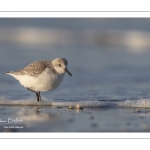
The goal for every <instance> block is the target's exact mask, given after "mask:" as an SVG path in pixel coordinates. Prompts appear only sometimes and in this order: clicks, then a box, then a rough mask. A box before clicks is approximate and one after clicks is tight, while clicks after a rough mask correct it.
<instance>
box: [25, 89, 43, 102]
mask: <svg viewBox="0 0 150 150" xmlns="http://www.w3.org/2000/svg"><path fill="white" fill-rule="evenodd" d="M27 89H28V90H29V91H31V92H34V93H35V95H36V99H37V101H38V102H39V101H41V96H40V92H35V91H33V90H31V89H29V88H27Z"/></svg>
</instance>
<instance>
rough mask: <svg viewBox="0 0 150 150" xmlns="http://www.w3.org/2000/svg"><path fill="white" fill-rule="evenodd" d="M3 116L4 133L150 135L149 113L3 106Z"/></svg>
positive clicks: (0, 124) (0, 109)
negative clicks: (115, 133) (121, 133)
mask: <svg viewBox="0 0 150 150" xmlns="http://www.w3.org/2000/svg"><path fill="white" fill-rule="evenodd" d="M0 114H1V118H0V131H1V132H149V131H150V119H149V118H150V110H149V109H140V108H132V109H131V108H130V109H128V108H83V109H69V108H68V107H52V106H0ZM4 122H5V123H4Z"/></svg>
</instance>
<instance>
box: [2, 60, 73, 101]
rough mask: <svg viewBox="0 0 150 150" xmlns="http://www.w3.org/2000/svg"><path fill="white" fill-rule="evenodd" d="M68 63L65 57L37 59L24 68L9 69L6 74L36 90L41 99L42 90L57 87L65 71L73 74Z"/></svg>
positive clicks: (38, 97) (37, 96)
mask: <svg viewBox="0 0 150 150" xmlns="http://www.w3.org/2000/svg"><path fill="white" fill-rule="evenodd" d="M67 65H68V62H67V60H66V59H65V58H56V59H54V60H52V61H51V60H48V61H45V60H44V61H35V62H33V63H30V64H29V65H27V66H26V67H25V68H23V69H20V70H16V71H9V72H6V73H5V74H9V75H11V76H13V77H14V78H16V79H17V80H18V81H19V82H20V84H21V85H22V86H24V87H25V88H27V89H28V90H30V91H32V92H34V93H35V94H36V98H37V101H40V100H41V96H40V92H46V91H50V90H53V89H55V88H57V87H58V86H59V85H60V84H61V82H62V81H63V78H64V76H65V73H68V74H69V75H70V76H72V74H71V73H70V72H69V71H68V69H67Z"/></svg>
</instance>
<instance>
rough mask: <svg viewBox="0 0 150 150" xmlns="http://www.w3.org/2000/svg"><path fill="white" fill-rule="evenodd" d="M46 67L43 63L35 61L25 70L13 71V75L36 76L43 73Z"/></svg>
mask: <svg viewBox="0 0 150 150" xmlns="http://www.w3.org/2000/svg"><path fill="white" fill-rule="evenodd" d="M46 67H47V64H46V63H45V61H35V62H33V63H30V64H29V65H27V66H26V67H25V68H23V69H20V70H17V71H14V72H13V74H16V75H29V76H37V75H39V74H40V73H41V72H43V71H44V70H45V69H46Z"/></svg>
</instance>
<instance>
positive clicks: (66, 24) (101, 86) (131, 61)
mask: <svg viewBox="0 0 150 150" xmlns="http://www.w3.org/2000/svg"><path fill="white" fill-rule="evenodd" d="M18 29H19V31H18ZM28 29H32V30H31V31H33V29H36V31H40V34H37V36H34V37H32V36H29V37H28V34H27V35H25V33H28ZM45 29H46V32H45ZM23 30H24V31H25V32H23V33H24V34H21V33H20V32H22V31H23ZM49 30H51V31H53V32H54V33H53V34H52V40H50V41H53V40H54V41H53V42H52V43H51V44H49V43H48V42H47V43H44V42H45V41H46V40H45V39H49V37H47V38H45V37H44V34H46V33H47V31H49ZM3 31H5V32H3ZM8 31H9V32H8ZM36 31H35V32H34V35H35V34H36V33H37V32H36ZM56 31H57V32H58V33H57V34H56V36H54V35H55V33H56ZM89 31H90V33H89ZM112 31H113V33H112ZM116 31H117V33H118V32H119V33H121V37H123V40H122V41H123V42H124V43H125V44H124V43H123V44H120V45H119V44H118V45H117V44H115V42H116V43H117V40H116V41H115V36H116V34H114V33H115V32H116ZM130 31H131V32H133V31H134V32H135V31H136V32H137V33H139V32H140V33H141V32H142V33H144V36H145V37H146V38H149V37H147V35H148V36H149V34H150V19H142V20H141V19H63V18H62V19H59V18H58V19H27V18H26V19H0V33H1V34H0V48H1V49H0V64H1V65H0V70H1V71H0V72H1V74H0V98H2V97H5V98H6V99H9V100H20V99H34V98H35V95H34V94H33V93H31V92H30V91H28V90H26V89H25V88H24V87H22V86H21V85H20V84H19V82H18V81H17V80H15V79H14V78H13V77H11V76H8V75H5V74H4V72H7V71H10V70H17V69H21V68H23V67H25V66H26V65H27V64H29V63H30V62H33V61H36V60H52V59H54V58H56V57H64V58H66V59H67V60H68V63H69V66H68V70H69V71H70V72H71V73H72V75H73V76H72V77H70V76H69V75H67V74H66V76H65V79H64V81H63V83H62V84H61V85H60V87H59V88H58V89H56V90H54V91H50V92H46V93H41V96H42V97H44V98H46V99H55V100H60V101H67V100H69V101H75V100H77V101H81V100H89V101H93V100H95V101H113V100H118V101H122V100H127V99H132V100H135V101H136V100H138V99H139V98H148V99H149V98H150V48H149V45H148V43H146V44H145V43H144V44H145V45H146V46H145V45H144V46H143V45H141V46H140V47H134V46H132V43H134V42H135V41H131V45H129V43H127V41H126V40H127V39H126V40H125V38H124V36H125V34H126V33H128V32H130ZM29 33H31V32H29ZM81 33H82V34H81ZM122 33H123V34H122ZM109 34H110V35H111V36H112V35H113V34H114V35H113V40H114V41H115V42H114V41H113V40H112V39H109ZM4 35H6V37H5V36H4ZM31 35H32V34H31ZM39 35H41V37H40V38H41V41H42V40H43V41H44V42H43V43H44V44H43V43H40V42H39V43H38V42H37V43H36V41H37V40H38V37H39ZM59 35H60V39H59ZM90 35H94V36H91V37H89V36H90ZM135 35H136V34H135ZM36 37H37V39H36ZM92 37H93V38H92ZM135 37H138V38H139V37H142V36H138V35H137V36H135ZM135 37H133V38H135ZM29 38H31V39H29ZM65 38H66V40H65ZM142 38H143V37H142ZM28 39H29V40H28ZM119 39H121V38H119ZM131 39H132V38H131ZM32 40H33V41H34V40H35V44H33V43H32V44H31V43H30V41H32ZM141 40H142V39H137V41H136V42H137V43H136V42H135V45H139V43H140V41H141ZM67 41H68V42H67ZM91 41H93V42H91ZM119 42H120V41H119ZM128 42H129V41H128ZM126 43H127V44H126ZM2 108H3V109H2V112H4V114H3V113H1V115H0V118H7V117H8V116H9V115H12V116H13V117H15V116H19V115H18V112H21V117H25V112H26V111H29V112H30V111H31V114H33V115H37V113H35V112H37V111H36V109H38V108H35V107H29V106H22V107H21V108H20V107H10V106H9V107H8V106H6V107H4V106H2ZM10 108H11V109H10ZM32 109H33V110H32ZM8 110H9V111H8ZM67 110H68V108H62V109H58V108H51V107H50V108H49V107H46V108H45V107H40V112H41V114H42V115H43V114H45V118H46V117H47V115H49V114H52V116H53V115H54V116H55V115H56V116H57V117H56V118H57V119H58V118H59V119H58V122H57V121H56V120H55V121H56V122H55V121H53V120H52V121H51V122H47V121H45V120H43V122H42V124H43V126H45V128H44V127H43V128H41V126H40V123H41V122H40V123H39V120H38V119H40V117H43V116H36V117H37V118H38V119H37V120H36V121H37V122H38V123H39V125H38V124H36V121H35V122H34V121H33V122H31V120H32V118H34V117H33V116H32V115H29V114H28V113H27V114H28V115H29V117H30V119H29V118H25V119H26V120H29V122H30V123H31V126H28V124H27V125H26V126H27V127H26V128H24V130H23V131H31V132H32V131H73V132H76V131H87V132H88V131H149V129H150V128H149V124H150V122H149V121H148V119H149V115H147V114H149V109H148V110H145V109H144V110H142V111H137V112H136V111H135V110H134V109H133V110H132V109H131V110H128V109H123V110H122V109H120V108H118V109H112V108H107V109H87V110H88V111H86V109H84V110H83V111H81V110H80V111H79V112H78V113H79V114H80V115H81V116H80V117H79V118H80V119H79V118H78V116H77V113H76V112H75V111H74V110H68V111H67ZM7 111H8V112H9V113H8V114H7ZM70 111H71V112H70ZM122 111H123V116H122V113H121V112H122ZM13 112H14V113H13ZM58 112H60V114H61V115H60V114H59V113H58ZM57 113H58V114H57ZM65 113H67V114H65ZM88 113H89V114H90V115H89V114H88ZM103 113H104V114H103ZM6 114H7V115H6ZM102 114H103V115H104V116H105V117H104V116H103V115H102ZM110 114H112V116H111V115H110ZM115 114H117V115H115ZM126 114H128V115H127V116H126ZM131 114H134V115H133V116H132V115H131ZM139 114H140V115H142V117H143V116H144V117H143V118H144V119H145V120H144V119H143V118H142V120H141V116H140V115H139ZM143 114H144V115H143ZM28 115H27V116H28ZM65 115H66V116H67V117H68V118H67V119H68V120H71V121H70V122H74V126H72V127H71V126H70V125H69V124H68V123H67V124H65V121H66V120H65V119H66V118H65ZM72 115H73V116H72ZM130 115H131V116H130ZM82 116H83V118H84V117H85V118H84V119H83V118H82ZM100 116H101V117H102V118H99V117H100ZM139 116H140V117H139ZM92 117H94V120H95V122H93V123H91V120H92V119H90V118H92ZM97 117H98V118H97ZM111 117H112V118H113V120H111V121H112V122H111V123H110V122H109V120H110V118H111ZM134 117H135V118H136V119H137V121H136V123H135V124H138V125H135V124H134V123H132V119H133V118H134ZM48 118H49V116H48ZM54 118H55V117H54ZM60 118H61V119H60ZM119 118H120V120H121V122H122V123H117V122H118V119H119ZM121 118H122V119H121ZM99 119H100V120H99ZM46 120H47V119H46ZM74 120H77V121H74ZM143 120H144V121H143ZM82 121H84V122H85V123H87V124H90V125H89V127H87V128H86V129H85V130H84V127H83V124H82ZM60 122H61V123H62V126H61V125H60ZM49 124H51V126H52V127H51V129H49V128H48V125H49ZM52 124H53V125H52ZM55 124H57V125H58V124H59V125H58V129H56V128H55ZM111 124H112V125H111ZM116 124H117V125H116ZM122 124H124V125H122ZM76 125H77V126H76ZM107 125H108V126H107ZM135 126H136V127H137V128H136V130H135V129H134V127H135ZM34 127H37V128H36V129H35V128H34ZM117 127H118V128H117ZM53 129H54V130H53ZM3 130H4V129H3V127H1V131H3Z"/></svg>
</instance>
